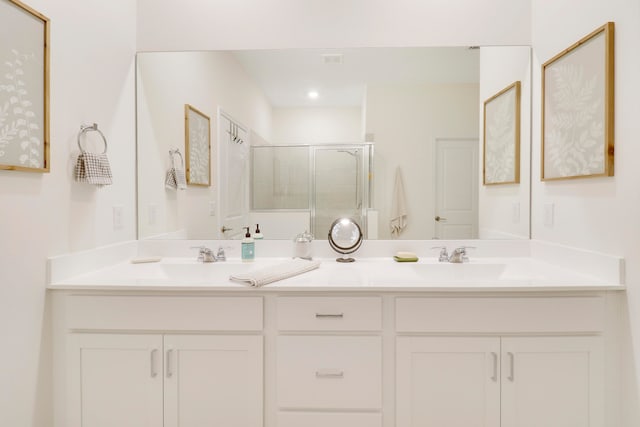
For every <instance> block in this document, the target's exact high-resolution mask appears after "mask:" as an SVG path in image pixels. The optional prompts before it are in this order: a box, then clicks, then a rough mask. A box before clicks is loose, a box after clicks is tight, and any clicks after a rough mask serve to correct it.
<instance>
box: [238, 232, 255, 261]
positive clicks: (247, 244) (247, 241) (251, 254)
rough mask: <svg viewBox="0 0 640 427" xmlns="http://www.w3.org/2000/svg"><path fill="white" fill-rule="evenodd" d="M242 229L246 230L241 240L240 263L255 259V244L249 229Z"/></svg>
mask: <svg viewBox="0 0 640 427" xmlns="http://www.w3.org/2000/svg"><path fill="white" fill-rule="evenodd" d="M243 228H244V229H245V230H247V233H246V234H245V235H244V239H242V251H241V253H242V262H251V261H253V260H254V259H255V257H256V252H255V242H254V240H253V237H251V233H249V227H243Z"/></svg>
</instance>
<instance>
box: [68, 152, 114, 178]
mask: <svg viewBox="0 0 640 427" xmlns="http://www.w3.org/2000/svg"><path fill="white" fill-rule="evenodd" d="M75 178H76V181H77V182H86V183H88V184H94V185H111V184H112V183H113V181H112V179H111V178H112V176H111V167H110V166H109V159H108V158H107V155H106V154H105V153H102V154H95V153H87V152H86V151H85V152H82V153H80V155H79V156H78V160H77V161H76V167H75Z"/></svg>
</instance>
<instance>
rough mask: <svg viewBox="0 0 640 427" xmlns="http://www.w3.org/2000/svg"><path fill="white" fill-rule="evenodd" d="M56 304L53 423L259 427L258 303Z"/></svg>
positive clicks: (139, 300) (137, 299) (109, 299)
mask: <svg viewBox="0 0 640 427" xmlns="http://www.w3.org/2000/svg"><path fill="white" fill-rule="evenodd" d="M60 305H61V307H62V306H64V307H65V308H66V309H67V311H66V312H65V316H64V317H65V319H64V320H62V321H63V322H64V324H65V325H66V326H65V327H63V328H62V329H61V330H62V331H63V333H64V340H65V341H66V343H67V345H66V357H65V358H64V360H61V361H59V362H60V365H59V366H65V368H64V370H63V371H64V372H66V375H65V381H64V382H65V383H66V388H65V395H66V399H65V404H64V408H65V409H64V411H63V413H62V414H58V421H59V422H58V424H59V425H61V426H62V425H63V426H65V427H80V426H82V427H102V426H104V427H107V426H119V427H122V426H125V427H127V426H131V427H200V426H206V425H224V426H234V427H255V426H261V425H262V423H263V377H264V373H263V336H262V299H261V298H259V297H249V298H243V297H239V298H226V297H175V296H108V295H104V296H97V295H95V296H94V295H69V296H67V297H66V298H65V299H64V300H63V301H61V304H60ZM216 309H219V311H216ZM220 311H222V312H227V314H228V316H226V317H225V318H221V317H219V316H220V314H221V313H220ZM230 312H233V314H230ZM159 318H162V319H163V320H162V321H159V320H158V319H159ZM149 319H151V320H152V322H151V323H150V322H149ZM154 319H155V320H154Z"/></svg>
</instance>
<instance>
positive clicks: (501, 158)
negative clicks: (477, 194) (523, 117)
mask: <svg viewBox="0 0 640 427" xmlns="http://www.w3.org/2000/svg"><path fill="white" fill-rule="evenodd" d="M483 159H484V160H483V167H482V182H483V184H484V185H496V184H516V183H519V182H520V82H519V81H517V82H515V83H512V84H510V85H509V86H507V87H506V88H504V89H502V90H501V91H500V92H498V93H496V94H495V95H493V96H492V97H491V98H489V99H487V100H486V101H485V102H484V143H483Z"/></svg>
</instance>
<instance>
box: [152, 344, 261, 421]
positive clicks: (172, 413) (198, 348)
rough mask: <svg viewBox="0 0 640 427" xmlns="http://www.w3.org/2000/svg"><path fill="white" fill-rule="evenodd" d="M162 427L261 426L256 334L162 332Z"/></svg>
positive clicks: (259, 351)
mask: <svg viewBox="0 0 640 427" xmlns="http://www.w3.org/2000/svg"><path fill="white" fill-rule="evenodd" d="M164 350H165V353H164V354H165V358H164V361H165V368H164V376H165V427H202V426H228V427H259V426H261V425H262V394H263V393H262V390H263V387H262V384H263V369H262V337H261V336H224V335H221V336H208V335H165V337H164Z"/></svg>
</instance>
